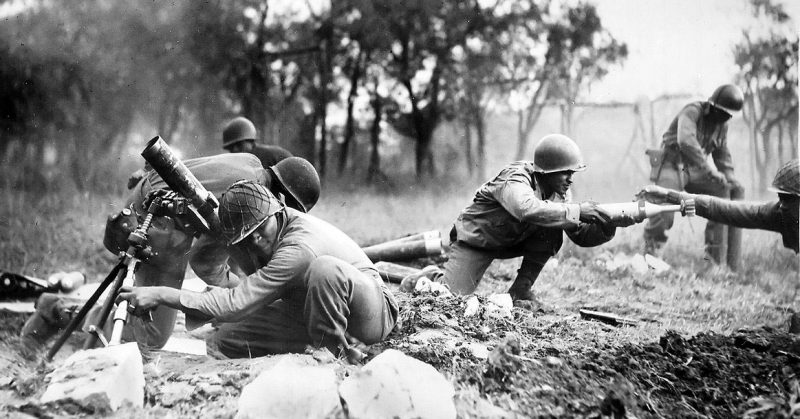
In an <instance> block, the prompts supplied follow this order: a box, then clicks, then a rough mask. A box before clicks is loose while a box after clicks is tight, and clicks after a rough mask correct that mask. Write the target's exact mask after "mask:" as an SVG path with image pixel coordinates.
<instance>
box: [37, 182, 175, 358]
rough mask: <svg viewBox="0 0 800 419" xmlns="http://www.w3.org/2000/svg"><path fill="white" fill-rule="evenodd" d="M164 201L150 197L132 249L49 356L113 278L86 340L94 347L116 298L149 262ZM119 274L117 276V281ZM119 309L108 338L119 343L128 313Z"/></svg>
mask: <svg viewBox="0 0 800 419" xmlns="http://www.w3.org/2000/svg"><path fill="white" fill-rule="evenodd" d="M163 204H164V199H163V198H162V197H161V196H155V197H154V198H153V199H152V200H151V201H150V204H149V205H148V207H147V216H146V217H145V219H144V221H143V222H142V223H141V224H140V225H139V226H138V227H136V229H135V230H134V231H132V232H131V233H130V234H129V235H128V250H127V251H125V252H120V255H119V262H117V265H116V266H114V268H113V269H111V272H109V273H108V275H107V276H106V278H105V279H104V280H103V282H101V283H100V285H99V286H98V287H97V290H95V292H94V293H93V294H92V296H91V297H89V300H87V301H86V303H85V304H84V305H83V307H81V309H80V311H78V314H77V315H75V317H73V318H72V320H71V321H70V322H69V324H68V325H67V327H66V329H64V332H62V333H61V335H60V336H59V337H58V340H56V343H55V344H53V347H52V348H50V350H49V351H48V352H47V355H46V356H45V360H47V361H52V360H53V357H54V356H55V355H56V354H57V353H58V351H59V350H60V349H61V347H62V346H64V343H65V342H66V341H67V339H68V338H69V336H70V335H71V334H72V332H74V331H75V329H77V328H78V326H79V325H80V324H81V323H82V322H83V320H84V319H85V318H86V315H87V314H88V313H89V311H90V310H91V309H92V307H93V306H94V305H95V303H97V300H98V299H99V298H100V296H101V295H102V294H103V292H104V291H105V290H106V288H108V287H109V285H111V283H112V281H113V282H114V285H113V287H112V289H111V290H110V292H109V293H108V295H107V296H106V300H105V302H104V303H103V308H102V310H101V313H100V317H99V319H98V324H96V325H92V326H90V327H89V329H91V330H92V332H91V333H90V334H89V337H88V338H87V339H86V341H84V349H88V348H91V347H94V345H95V343H96V342H97V339H98V336H99V335H101V334H102V329H103V326H104V325H105V320H106V318H107V317H108V315H109V313H110V312H111V308H112V307H113V305H114V301H115V300H116V298H117V295H118V294H119V292H120V290H121V289H122V287H123V286H133V281H134V273H135V271H136V268H137V267H138V265H139V263H141V262H146V261H147V260H148V259H149V258H150V257H151V256H152V255H153V251H152V248H151V247H150V245H149V244H148V242H147V232H148V230H149V229H150V226H151V225H152V222H153V217H154V215H155V214H156V213H157V212H159V211H161V210H162V205H163ZM115 278H116V280H115V281H114V279H115ZM120 305H121V306H124V307H123V309H124V310H125V311H126V314H127V303H125V304H120ZM118 312H119V307H118V309H117V313H118ZM117 313H115V316H114V329H113V331H112V339H111V340H109V342H108V343H109V345H111V344H118V343H119V341H116V342H115V340H114V338H115V337H116V336H117V335H119V337H121V335H122V328H123V326H124V325H125V322H126V321H127V315H126V316H119V317H120V318H119V319H117V317H118V316H117ZM148 314H149V313H148ZM118 320H119V321H118ZM102 340H105V338H103V339H102Z"/></svg>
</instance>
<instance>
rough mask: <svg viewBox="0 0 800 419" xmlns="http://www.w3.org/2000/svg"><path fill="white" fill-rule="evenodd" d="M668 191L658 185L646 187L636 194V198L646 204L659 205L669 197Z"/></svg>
mask: <svg viewBox="0 0 800 419" xmlns="http://www.w3.org/2000/svg"><path fill="white" fill-rule="evenodd" d="M669 191H670V190H669V189H667V188H663V187H661V186H658V185H647V186H645V187H644V188H642V190H641V191H639V193H637V194H636V197H637V198H639V199H644V200H645V201H648V202H653V203H656V204H660V203H662V202H664V201H665V200H666V199H667V198H668V197H669Z"/></svg>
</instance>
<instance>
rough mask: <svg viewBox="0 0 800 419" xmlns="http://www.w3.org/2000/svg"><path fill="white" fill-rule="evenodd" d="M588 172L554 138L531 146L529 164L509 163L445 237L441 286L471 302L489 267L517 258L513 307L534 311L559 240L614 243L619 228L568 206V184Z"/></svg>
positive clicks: (585, 206)
mask: <svg viewBox="0 0 800 419" xmlns="http://www.w3.org/2000/svg"><path fill="white" fill-rule="evenodd" d="M585 169H586V166H585V165H584V164H583V156H582V155H581V151H580V149H579V148H578V145H577V144H575V142H574V141H572V139H570V138H569V137H566V136H564V135H559V134H551V135H547V136H545V137H544V138H542V139H541V141H539V143H538V144H537V145H536V148H535V150H534V153H533V161H518V162H514V163H511V164H509V165H508V166H506V167H505V168H504V169H503V170H502V171H500V174H498V175H497V176H496V177H495V178H494V179H492V180H490V181H489V182H486V183H484V184H483V185H482V186H481V187H480V188H479V189H478V191H477V192H476V194H475V197H474V198H473V200H472V203H471V204H469V205H468V206H467V207H466V208H464V210H462V211H461V214H460V215H459V216H458V218H457V219H456V222H455V225H454V227H453V229H452V230H451V232H450V240H451V251H450V255H449V260H448V261H447V263H445V266H444V276H443V278H441V281H442V282H444V283H445V284H447V285H448V286H449V287H450V290H451V291H453V292H455V293H457V294H470V293H472V292H473V291H475V288H476V287H477V285H478V283H479V281H480V280H481V277H482V276H483V274H484V272H485V271H486V269H487V268H488V267H489V265H490V264H491V262H492V261H493V260H494V259H508V258H513V257H518V256H522V265H521V266H520V268H519V270H518V271H517V277H516V279H515V280H514V284H513V285H512V286H511V289H510V290H509V294H511V298H512V299H513V300H514V304H515V305H516V306H520V307H527V308H533V307H534V306H535V305H536V300H535V298H534V295H533V292H532V291H531V287H532V286H533V283H534V282H535V281H536V278H537V277H538V276H539V273H540V272H541V270H542V267H544V264H545V263H546V262H547V260H548V259H550V257H552V256H554V255H555V254H556V253H557V252H558V250H559V249H560V248H561V243H562V240H563V233H564V232H566V233H567V236H568V237H569V238H570V239H571V240H572V241H574V242H575V243H576V244H578V245H580V246H597V245H599V244H602V243H605V242H607V241H609V240H611V238H613V237H614V233H615V230H616V226H615V225H614V224H612V222H611V221H610V218H609V216H608V214H606V213H605V212H604V211H603V210H602V209H601V208H599V207H598V206H597V204H596V203H594V202H590V201H584V202H581V203H572V193H571V191H570V189H569V188H570V186H571V185H572V176H573V175H574V174H575V172H580V171H583V170H585ZM632 223H633V221H632V220H624V222H622V223H620V224H622V225H629V224H632Z"/></svg>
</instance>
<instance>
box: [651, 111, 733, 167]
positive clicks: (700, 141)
mask: <svg viewBox="0 0 800 419" xmlns="http://www.w3.org/2000/svg"><path fill="white" fill-rule="evenodd" d="M705 103H706V102H692V103H690V104H688V105H686V106H685V107H684V108H683V109H681V111H680V112H679V113H678V115H677V116H675V119H673V120H672V122H671V123H670V124H669V128H667V132H665V133H664V137H663V146H664V149H665V151H666V156H665V160H677V159H678V158H680V160H681V161H682V162H683V164H684V165H687V166H690V167H693V168H696V169H699V171H700V172H701V173H704V174H709V173H711V172H714V171H715V169H714V167H712V166H711V165H710V164H709V163H708V160H707V156H708V155H709V154H711V158H712V159H713V160H714V165H715V166H716V170H719V171H720V172H722V174H723V175H725V178H726V179H728V180H730V179H732V178H733V160H732V158H731V153H730V151H729V150H728V140H727V137H728V123H727V122H725V123H723V124H719V125H716V124H710V123H708V122H707V121H706V120H705V118H703V114H704V106H705Z"/></svg>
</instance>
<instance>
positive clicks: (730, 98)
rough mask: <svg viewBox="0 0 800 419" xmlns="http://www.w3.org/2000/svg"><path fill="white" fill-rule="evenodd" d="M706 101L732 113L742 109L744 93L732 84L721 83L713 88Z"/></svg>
mask: <svg viewBox="0 0 800 419" xmlns="http://www.w3.org/2000/svg"><path fill="white" fill-rule="evenodd" d="M708 102H709V103H711V104H712V105H713V106H716V107H717V108H720V109H722V110H723V111H725V112H727V113H729V114H733V113H736V112H739V111H741V110H742V106H744V95H743V94H742V90H741V89H739V88H738V87H736V86H734V85H732V84H723V85H722V86H720V87H717V90H714V93H712V94H711V97H710V98H708Z"/></svg>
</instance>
